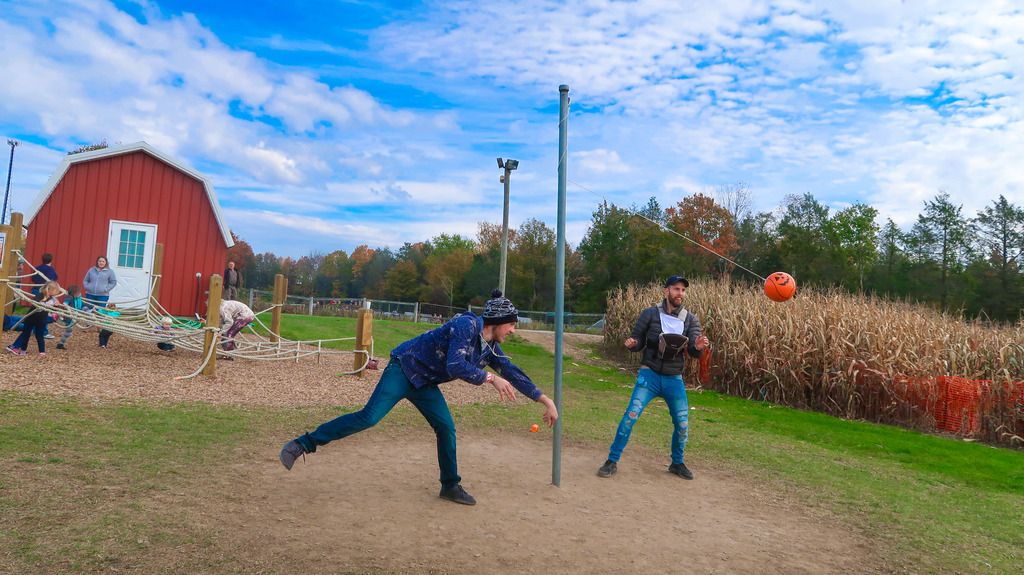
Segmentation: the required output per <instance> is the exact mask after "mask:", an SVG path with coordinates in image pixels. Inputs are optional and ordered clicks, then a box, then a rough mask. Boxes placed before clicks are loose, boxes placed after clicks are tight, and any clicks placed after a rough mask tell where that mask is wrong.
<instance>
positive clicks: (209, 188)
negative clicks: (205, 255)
mask: <svg viewBox="0 0 1024 575" xmlns="http://www.w3.org/2000/svg"><path fill="white" fill-rule="evenodd" d="M133 152H145V153H147V154H149V155H150V156H153V157H154V158H156V159H158V160H160V161H161V162H164V163H166V164H169V165H171V166H172V167H174V168H175V169H177V170H179V171H181V172H184V173H185V174H188V175H189V176H191V177H192V178H195V179H197V180H199V181H200V182H202V183H203V188H204V189H205V190H206V198H207V199H208V200H209V201H210V207H211V208H213V216H214V218H216V219H217V226H218V227H219V228H220V233H221V235H222V236H223V237H224V242H225V244H227V246H228V247H229V248H230V247H231V246H233V245H235V242H234V241H233V240H232V239H231V231H230V230H229V229H228V225H227V222H225V221H224V214H222V213H221V211H220V203H218V202H217V194H216V192H214V191H213V184H211V183H210V180H208V179H207V178H206V177H205V176H203V175H202V174H200V173H199V172H197V171H195V170H193V169H192V168H190V167H189V166H187V165H186V164H184V163H183V162H182V161H181V160H177V159H175V158H172V157H170V156H168V155H166V154H164V153H163V152H160V151H158V150H157V149H156V148H154V147H152V146H150V145H149V144H147V143H146V142H135V143H134V144H124V145H120V146H111V147H109V148H102V149H99V150H93V151H91V152H81V153H78V154H71V155H69V156H64V160H63V161H61V163H60V166H58V167H57V170H56V171H55V172H54V173H53V175H52V176H50V179H49V180H48V181H47V182H46V185H45V186H44V187H43V189H42V190H41V191H40V192H39V195H37V196H36V199H35V201H34V202H32V206H31V207H30V208H29V209H28V211H27V212H26V213H25V225H28V224H31V223H32V218H34V217H35V216H36V214H38V213H39V210H40V209H42V207H43V204H45V203H46V200H47V199H49V197H50V194H52V193H53V191H54V190H55V189H57V184H59V183H60V181H61V179H63V178H64V174H66V173H67V171H68V169H70V168H71V166H73V165H74V164H79V163H82V162H88V161H90V160H97V159H100V158H109V157H112V156H120V155H122V154H130V153H133Z"/></svg>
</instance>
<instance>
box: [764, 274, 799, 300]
mask: <svg viewBox="0 0 1024 575" xmlns="http://www.w3.org/2000/svg"><path fill="white" fill-rule="evenodd" d="M795 293H796V280H795V279H793V276H791V275H789V274H787V273H786V272H775V273H773V274H771V275H770V276H768V278H767V279H765V280H764V295H766V296H768V299H770V300H772V301H786V300H788V299H789V298H791V297H793V294H795Z"/></svg>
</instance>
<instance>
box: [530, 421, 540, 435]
mask: <svg viewBox="0 0 1024 575" xmlns="http://www.w3.org/2000/svg"><path fill="white" fill-rule="evenodd" d="M538 431H540V426H539V425H537V424H536V423H534V424H533V425H531V426H530V433H537V432H538Z"/></svg>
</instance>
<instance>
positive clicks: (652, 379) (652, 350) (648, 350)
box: [597, 276, 708, 479]
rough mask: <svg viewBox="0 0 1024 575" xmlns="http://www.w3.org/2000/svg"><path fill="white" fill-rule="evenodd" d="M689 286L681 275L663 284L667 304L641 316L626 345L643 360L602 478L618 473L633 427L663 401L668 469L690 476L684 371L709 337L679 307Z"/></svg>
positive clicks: (705, 345) (650, 309)
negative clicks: (654, 402)
mask: <svg viewBox="0 0 1024 575" xmlns="http://www.w3.org/2000/svg"><path fill="white" fill-rule="evenodd" d="M688 287H690V282H689V281H687V279H686V278H684V277H681V276H671V277H669V278H668V279H667V280H665V299H663V300H662V301H661V303H660V304H658V305H656V306H653V307H649V308H647V309H645V310H644V311H642V312H640V317H638V318H637V320H636V325H635V326H634V327H633V332H632V333H631V334H630V336H629V338H628V339H626V341H625V342H624V344H625V346H626V349H628V350H629V351H642V352H643V356H642V357H641V359H640V372H639V373H638V374H637V378H636V385H634V386H633V396H632V397H630V399H629V405H628V406H626V412H625V413H624V414H623V415H622V421H620V422H619V428H618V430H616V432H615V440H614V441H612V446H611V448H610V449H609V451H608V459H607V461H605V462H604V465H602V466H601V468H600V469H598V470H597V475H598V476H600V477H611V476H612V475H614V474H615V472H616V471H618V462H619V458H620V457H622V451H623V450H624V449H625V448H626V443H628V442H629V436H630V434H631V433H632V432H633V425H634V424H635V423H636V421H637V420H638V419H640V414H641V413H643V411H644V408H645V407H647V404H648V403H650V402H651V400H652V399H654V398H655V397H661V398H663V399H664V400H665V403H666V404H668V410H669V413H670V414H671V416H672V464H671V465H669V467H668V470H669V472H671V473H674V474H676V475H678V476H679V477H682V478H683V479H693V473H692V472H691V471H690V470H689V469H688V468H687V467H686V463H684V462H683V450H684V449H685V447H686V438H687V435H688V434H689V423H688V422H689V411H690V407H689V403H688V402H687V401H686V386H685V384H684V383H683V369H684V368H685V367H686V355H687V354H689V355H690V356H692V357H700V353H701V351H702V350H704V348H706V347H707V346H708V338H707V336H704V335H703V334H702V333H701V329H700V321H699V320H697V316H695V315H693V314H692V313H691V312H689V311H687V310H686V308H684V307H683V296H684V295H685V294H686V288H688Z"/></svg>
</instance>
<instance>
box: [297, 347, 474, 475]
mask: <svg viewBox="0 0 1024 575" xmlns="http://www.w3.org/2000/svg"><path fill="white" fill-rule="evenodd" d="M403 399H408V400H409V402H410V403H412V404H413V405H415V406H416V409H418V410H420V413H421V414H422V415H423V417H424V418H426V420H427V423H429V424H430V427H432V428H434V434H435V435H437V464H438V466H440V468H441V485H442V486H443V487H446V488H447V487H451V486H453V485H457V484H458V483H459V482H460V481H462V478H461V477H459V469H458V468H459V466H458V463H457V462H456V458H455V421H453V420H452V413H451V411H449V409H448V402H446V401H445V399H444V395H443V394H442V393H441V390H440V389H438V388H437V386H436V385H428V386H426V387H421V388H419V389H416V388H415V387H413V385H412V384H411V383H409V380H408V378H406V377H405V374H404V373H402V366H401V365H399V363H398V362H397V361H395V360H394V359H392V360H391V362H390V363H388V366H387V367H386V368H385V369H384V373H382V374H381V376H380V381H378V382H377V387H376V388H375V389H374V390H373V394H371V395H370V399H369V401H367V402H366V405H364V406H363V408H362V409H360V410H359V411H356V412H353V413H347V414H345V415H342V416H341V417H338V418H336V419H333V420H331V421H328V422H327V423H325V424H323V425H321V426H320V427H318V428H316V431H314V432H313V433H307V434H305V435H302V436H300V437H297V438H296V439H295V440H296V441H298V442H299V444H300V445H302V447H304V448H305V449H306V451H307V452H310V453H312V452H314V451H316V447H317V446H318V445H326V444H328V443H330V442H332V441H334V440H335V439H341V438H343V437H348V436H349V435H352V434H354V433H359V432H360V431H363V430H364V429H369V428H371V427H373V426H374V425H377V422H379V421H380V420H381V419H383V418H384V416H385V415H387V414H388V412H390V411H391V409H392V408H394V407H395V404H397V403H398V402H399V401H401V400H403ZM353 463H357V462H353Z"/></svg>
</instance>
